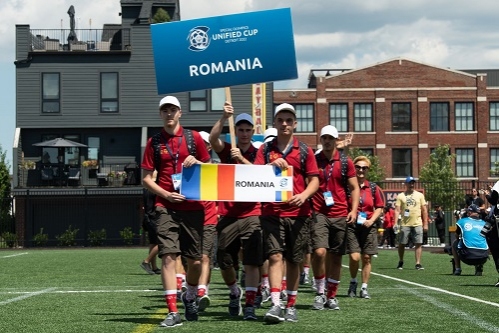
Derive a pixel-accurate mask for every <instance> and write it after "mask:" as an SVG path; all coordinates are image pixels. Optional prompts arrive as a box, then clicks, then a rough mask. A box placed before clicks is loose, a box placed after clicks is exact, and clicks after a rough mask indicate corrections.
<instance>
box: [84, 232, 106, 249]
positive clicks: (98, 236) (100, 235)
mask: <svg viewBox="0 0 499 333" xmlns="http://www.w3.org/2000/svg"><path fill="white" fill-rule="evenodd" d="M106 238H107V234H106V229H102V230H90V232H89V233H88V241H89V242H90V246H102V245H104V241H105V240H106Z"/></svg>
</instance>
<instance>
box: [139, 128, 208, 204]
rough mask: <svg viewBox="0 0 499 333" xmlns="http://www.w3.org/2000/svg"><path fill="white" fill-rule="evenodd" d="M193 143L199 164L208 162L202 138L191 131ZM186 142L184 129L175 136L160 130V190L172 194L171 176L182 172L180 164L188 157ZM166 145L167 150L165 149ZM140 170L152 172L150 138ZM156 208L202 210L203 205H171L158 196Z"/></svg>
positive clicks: (191, 202)
mask: <svg viewBox="0 0 499 333" xmlns="http://www.w3.org/2000/svg"><path fill="white" fill-rule="evenodd" d="M192 136H193V138H194V143H195V145H196V156H195V157H196V159H198V160H199V161H201V162H208V161H209V160H210V155H209V153H208V150H206V146H205V144H204V141H203V138H201V135H199V133H198V132H196V131H192ZM186 141H187V140H186V139H185V136H184V129H183V127H180V129H179V130H178V131H177V133H175V135H170V134H168V133H166V131H165V130H164V129H162V130H161V143H160V167H159V169H160V170H158V179H159V181H158V184H159V186H160V187H161V188H163V189H165V190H166V191H168V192H174V191H175V190H174V188H173V182H172V176H171V175H172V174H175V173H181V172H182V163H183V162H184V160H185V159H186V158H187V156H189V150H188V148H187V142H186ZM166 144H168V148H167V147H166ZM141 168H142V169H144V170H147V171H154V169H155V167H154V147H153V146H152V138H149V140H148V141H147V145H146V149H145V151H144V157H143V159H142V164H141ZM156 206H161V207H165V208H171V209H177V210H202V209H204V206H203V203H202V202H200V201H191V200H186V201H183V202H179V203H172V202H170V201H168V200H166V199H164V198H162V197H160V196H159V195H157V196H156Z"/></svg>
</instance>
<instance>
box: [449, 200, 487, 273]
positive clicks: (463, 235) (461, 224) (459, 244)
mask: <svg viewBox="0 0 499 333" xmlns="http://www.w3.org/2000/svg"><path fill="white" fill-rule="evenodd" d="M467 210H468V216H467V217H465V218H462V219H460V220H459V221H457V222H456V227H457V228H456V236H457V238H456V240H455V241H454V243H453V244H452V255H453V256H454V263H455V267H456V268H455V270H454V275H461V261H462V262H464V263H465V264H467V265H473V266H475V275H482V271H483V264H485V262H486V261H487V259H488V258H489V247H488V245H487V240H486V239H485V237H483V235H481V234H480V232H481V230H482V228H483V227H484V226H485V221H484V220H482V219H481V218H480V207H479V206H477V205H475V204H471V205H469V206H468V209H467Z"/></svg>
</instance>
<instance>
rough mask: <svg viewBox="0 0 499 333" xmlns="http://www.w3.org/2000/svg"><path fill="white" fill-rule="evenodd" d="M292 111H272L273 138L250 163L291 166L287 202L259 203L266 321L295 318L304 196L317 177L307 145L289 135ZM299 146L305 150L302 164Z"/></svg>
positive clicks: (305, 228) (306, 212) (306, 209)
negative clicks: (265, 259)
mask: <svg viewBox="0 0 499 333" xmlns="http://www.w3.org/2000/svg"><path fill="white" fill-rule="evenodd" d="M297 124H298V123H297V121H296V111H295V109H294V107H293V106H292V105H290V104H287V103H283V104H280V105H278V106H277V107H276V109H275V112H274V127H275V128H277V138H275V139H273V140H272V141H270V142H268V143H267V144H265V145H263V146H261V147H260V149H259V150H258V153H257V155H256V160H255V163H254V164H261V165H264V164H271V165H273V166H276V167H278V168H280V169H287V168H288V167H290V166H291V167H293V196H292V197H291V199H290V200H288V201H287V202H268V203H262V217H261V223H262V228H263V230H264V239H265V242H266V246H267V256H268V258H269V279H270V294H271V299H272V306H271V308H270V310H269V311H268V312H267V313H266V314H265V321H267V322H274V323H275V322H281V321H284V320H286V321H291V322H296V321H298V318H297V314H296V307H295V304H296V295H297V292H298V283H299V279H300V266H299V264H300V262H302V261H303V255H304V249H305V248H306V246H307V241H308V237H309V232H310V231H309V225H308V218H309V216H310V205H309V202H308V199H309V198H310V197H311V196H312V195H313V194H314V193H315V191H317V188H318V187H319V178H318V173H319V171H318V170H317V163H316V161H315V158H314V153H313V151H312V149H311V148H310V147H307V146H306V145H305V144H303V143H301V142H299V141H298V139H296V138H295V137H294V136H293V132H294V129H295V128H296V126H297ZM302 146H305V148H306V151H307V154H306V157H305V158H306V159H305V161H303V164H304V165H303V166H302V159H301V157H302V154H301V150H302ZM283 254H285V255H284V258H285V260H286V276H287V289H288V290H287V295H288V301H287V304H286V310H285V314H284V316H283V313H282V309H281V307H280V294H281V282H282V276H283Z"/></svg>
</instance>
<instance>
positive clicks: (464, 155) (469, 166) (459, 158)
mask: <svg viewBox="0 0 499 333" xmlns="http://www.w3.org/2000/svg"><path fill="white" fill-rule="evenodd" d="M456 176H457V177H475V150H474V149H460V148H457V149H456Z"/></svg>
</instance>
